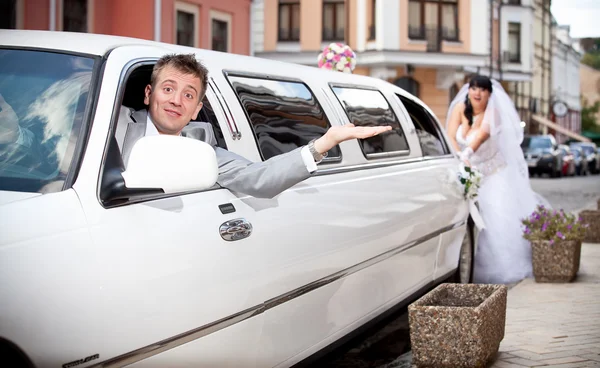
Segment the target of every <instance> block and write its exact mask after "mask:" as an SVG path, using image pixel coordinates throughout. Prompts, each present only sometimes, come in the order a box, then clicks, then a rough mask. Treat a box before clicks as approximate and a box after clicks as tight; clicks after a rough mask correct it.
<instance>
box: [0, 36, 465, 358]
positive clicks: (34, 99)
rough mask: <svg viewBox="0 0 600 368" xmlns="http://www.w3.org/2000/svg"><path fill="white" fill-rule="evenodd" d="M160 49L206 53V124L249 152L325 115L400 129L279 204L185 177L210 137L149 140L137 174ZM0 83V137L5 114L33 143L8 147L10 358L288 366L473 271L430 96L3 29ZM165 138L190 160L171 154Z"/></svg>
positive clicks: (201, 160) (344, 147)
mask: <svg viewBox="0 0 600 368" xmlns="http://www.w3.org/2000/svg"><path fill="white" fill-rule="evenodd" d="M168 53H194V54H195V55H196V57H197V58H198V59H199V60H202V61H203V63H204V64H205V65H206V67H207V68H208V70H209V72H210V77H209V81H208V89H207V91H206V97H205V99H204V107H203V109H202V110H201V112H200V114H199V115H198V118H197V120H198V121H202V122H208V123H210V124H211V125H212V127H213V129H214V132H215V136H216V143H215V145H218V146H220V147H223V148H226V149H227V150H229V151H232V152H235V153H237V154H239V155H241V156H244V157H245V158H247V159H249V160H251V161H262V160H266V159H268V158H270V157H274V156H277V155H279V154H282V153H285V152H288V151H290V150H293V149H295V148H297V147H300V146H303V145H306V144H307V143H308V142H309V141H310V140H311V139H313V138H316V137H319V136H320V135H322V134H323V133H324V132H325V131H326V130H327V129H328V128H329V127H330V126H340V125H343V124H348V123H354V124H356V125H371V126H372V125H391V126H392V127H393V129H392V130H391V131H388V132H386V133H385V134H383V135H380V136H376V137H371V138H367V139H364V140H356V139H354V140H350V141H346V142H343V143H341V144H339V145H338V146H336V147H334V148H333V149H332V150H331V151H330V152H329V155H328V157H327V158H325V159H324V160H323V161H322V162H320V163H319V165H318V170H317V172H316V173H314V174H313V175H311V176H310V177H309V178H308V179H307V180H304V181H302V182H300V183H299V184H296V185H294V186H293V187H291V188H289V189H287V190H285V191H284V192H282V193H280V194H279V195H277V196H275V197H274V198H271V199H268V198H267V199H265V198H255V197H251V196H248V195H242V194H239V193H236V192H233V191H230V190H228V189H226V188H222V187H220V186H219V185H218V184H215V177H216V174H215V175H214V176H212V175H207V176H202V177H200V178H198V177H197V176H194V175H191V176H190V175H189V172H190V170H189V168H199V170H207V171H210V170H213V171H215V170H216V166H215V165H216V161H215V158H214V149H213V148H212V147H210V146H209V145H207V144H206V145H205V144H204V143H202V144H201V145H200V146H202V147H200V146H195V145H194V146H193V147H192V146H188V145H186V144H181V145H180V144H175V145H173V141H172V140H171V139H155V140H153V141H152V142H151V144H149V145H147V146H146V151H145V153H146V155H138V156H136V157H137V160H138V161H137V162H138V164H139V165H138V166H137V169H136V170H137V171H136V172H135V173H128V171H129V166H128V169H127V170H126V171H124V169H123V167H124V166H123V160H122V159H121V155H120V151H119V147H120V143H122V142H119V139H123V138H122V137H120V136H119V135H118V134H116V133H115V132H116V131H117V130H118V129H117V121H118V116H119V112H120V108H121V106H122V105H124V106H128V107H131V108H134V109H142V108H144V87H145V86H146V84H147V83H148V82H149V80H150V75H151V71H152V67H153V64H154V63H156V61H157V60H158V59H159V58H160V57H161V56H163V55H165V54H168ZM0 95H1V96H2V97H1V98H0V108H2V110H3V111H0V138H1V135H2V134H4V133H5V132H6V130H8V129H7V127H8V126H9V125H10V124H14V121H9V120H10V119H11V118H10V117H9V115H7V113H8V110H9V109H12V110H13V111H14V113H15V114H16V115H17V117H18V123H19V124H20V125H19V132H20V133H19V134H20V136H19V139H20V140H21V141H23V142H25V143H24V144H21V145H19V147H18V148H15V147H14V146H15V144H11V143H4V144H0V217H1V218H2V221H0V359H1V360H2V361H1V362H0V365H1V366H3V367H9V366H10V367H12V366H26V367H27V366H30V367H65V368H66V367H76V366H77V367H92V366H93V367H120V366H131V367H289V366H292V365H295V364H298V363H300V364H302V363H305V362H307V361H308V360H310V359H314V357H315V356H317V355H318V354H321V353H322V352H323V351H327V349H330V348H331V347H332V346H336V344H340V342H341V341H345V339H348V338H349V336H353V333H356V331H358V330H360V329H359V327H362V328H364V327H365V326H366V325H368V324H369V322H371V323H372V322H373V321H374V320H378V319H380V318H381V317H382V316H385V315H387V314H389V313H390V312H391V311H393V310H395V308H401V307H402V306H406V305H407V303H409V302H411V301H413V300H415V298H417V297H419V296H421V295H423V293H425V292H426V291H428V290H430V289H431V288H432V287H433V286H435V285H436V284H438V283H440V282H443V281H445V280H448V279H453V280H454V281H455V282H469V281H470V278H471V269H472V259H473V257H472V254H473V248H474V242H473V240H472V239H473V228H472V221H471V219H470V217H469V211H468V205H467V203H466V202H465V201H464V200H463V199H462V198H461V197H460V196H459V195H456V193H453V191H452V189H451V188H450V186H449V185H447V184H446V183H445V181H444V178H447V176H448V172H449V171H450V170H457V168H458V164H459V162H458V159H457V158H456V156H455V154H454V153H453V151H452V149H451V147H450V145H449V142H448V140H447V138H446V136H445V133H444V132H443V131H442V129H441V125H440V123H439V121H438V120H437V119H436V117H435V116H434V114H433V113H432V112H431V110H430V109H429V108H428V107H427V106H425V105H424V104H423V103H422V102H421V101H420V100H419V99H417V98H415V97H414V96H412V95H410V94H408V93H407V92H405V91H404V90H402V89H400V88H398V87H396V86H394V85H392V84H390V83H387V82H385V81H382V80H378V79H374V78H370V77H365V76H359V75H350V74H344V73H339V72H332V71H324V70H319V69H318V68H316V67H306V66H300V65H295V64H288V63H281V62H276V61H272V60H265V59H259V58H252V57H247V56H240V55H233V54H226V53H219V52H213V51H207V50H199V49H194V48H188V47H181V46H176V45H171V44H163V43H157V42H150V41H143V40H137V39H130V38H122V37H112V36H102V35H92V34H69V33H52V32H41V31H0ZM24 131H26V132H27V134H24V133H23V132H24ZM166 138H169V137H166ZM175 139H176V140H178V141H177V142H180V143H181V140H186V141H190V138H184V137H176V138H175ZM30 140H37V141H39V142H40V144H39V145H33V144H27V142H28V141H30ZM145 141H146V142H147V140H145ZM194 142H199V141H194ZM203 145H205V146H206V147H208V148H210V150H208V151H207V150H202V149H199V148H198V147H200V148H203V147H204V146H203ZM149 148H151V149H150V150H148V149H149ZM197 148H198V149H197ZM34 149H35V150H38V151H40V152H31V151H32V150H34ZM186 150H187V151H186ZM171 151H172V152H178V153H179V154H180V157H179V163H180V164H179V165H174V166H170V165H168V164H165V160H161V159H160V156H161V155H162V152H165V154H168V153H169V152H171ZM156 152H160V153H161V154H156ZM186 152H187V154H186ZM181 153H184V154H181ZM211 153H212V156H211V155H210V154H211ZM40 154H41V155H40ZM140 157H141V158H140ZM144 158H146V162H145V163H144V162H143V161H144ZM148 160H153V162H148ZM127 174H129V176H127ZM124 178H127V182H128V184H129V185H125V179H124ZM190 178H192V179H193V178H196V179H198V182H195V181H193V180H192V179H190ZM129 179H131V182H130V181H129ZM134 179H135V180H134ZM133 182H135V185H131V184H130V183H133ZM181 183H184V184H186V185H187V186H186V185H180V184H181ZM317 353H318V354H317Z"/></svg>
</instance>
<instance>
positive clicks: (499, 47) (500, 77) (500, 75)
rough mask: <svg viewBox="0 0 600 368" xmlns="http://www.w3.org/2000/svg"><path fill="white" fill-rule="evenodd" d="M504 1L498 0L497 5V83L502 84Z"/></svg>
mask: <svg viewBox="0 0 600 368" xmlns="http://www.w3.org/2000/svg"><path fill="white" fill-rule="evenodd" d="M503 4H504V1H502V0H500V3H499V4H498V81H499V82H502V54H503V51H502V5H503Z"/></svg>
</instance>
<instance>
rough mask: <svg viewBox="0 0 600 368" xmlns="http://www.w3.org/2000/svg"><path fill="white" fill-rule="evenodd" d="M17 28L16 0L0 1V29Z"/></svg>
mask: <svg viewBox="0 0 600 368" xmlns="http://www.w3.org/2000/svg"><path fill="white" fill-rule="evenodd" d="M16 28H17V0H5V1H0V29H16Z"/></svg>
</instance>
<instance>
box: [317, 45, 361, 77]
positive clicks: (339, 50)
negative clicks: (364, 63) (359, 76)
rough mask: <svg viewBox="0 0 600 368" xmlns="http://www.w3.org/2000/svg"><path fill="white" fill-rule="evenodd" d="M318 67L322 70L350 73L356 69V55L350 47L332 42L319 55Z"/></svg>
mask: <svg viewBox="0 0 600 368" xmlns="http://www.w3.org/2000/svg"><path fill="white" fill-rule="evenodd" d="M318 65H319V68H322V69H327V70H337V71H340V72H344V73H352V71H353V70H354V68H355V67H356V54H355V53H354V51H352V49H351V48H350V46H348V45H344V44H342V43H339V42H333V43H331V44H329V46H327V47H325V48H324V49H323V52H321V53H320V54H319V58H318Z"/></svg>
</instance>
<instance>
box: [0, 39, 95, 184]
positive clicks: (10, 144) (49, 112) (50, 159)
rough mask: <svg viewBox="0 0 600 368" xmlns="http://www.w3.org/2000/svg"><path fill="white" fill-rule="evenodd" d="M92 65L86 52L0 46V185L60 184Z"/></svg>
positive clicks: (77, 130)
mask: <svg viewBox="0 0 600 368" xmlns="http://www.w3.org/2000/svg"><path fill="white" fill-rule="evenodd" d="M93 65H94V60H93V59H92V58H87V57H81V56H74V55H66V54H58V53H52V52H43V51H28V50H5V49H0V109H1V110H0V190H13V191H21V192H41V193H48V192H56V191H60V190H62V189H63V184H64V181H65V179H66V177H67V173H68V172H69V170H70V169H71V165H72V163H73V162H72V161H73V156H74V152H75V146H76V144H77V140H78V139H79V133H80V131H81V127H82V125H83V117H84V113H85V106H86V103H87V98H88V94H89V89H90V82H91V80H92V68H93Z"/></svg>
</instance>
